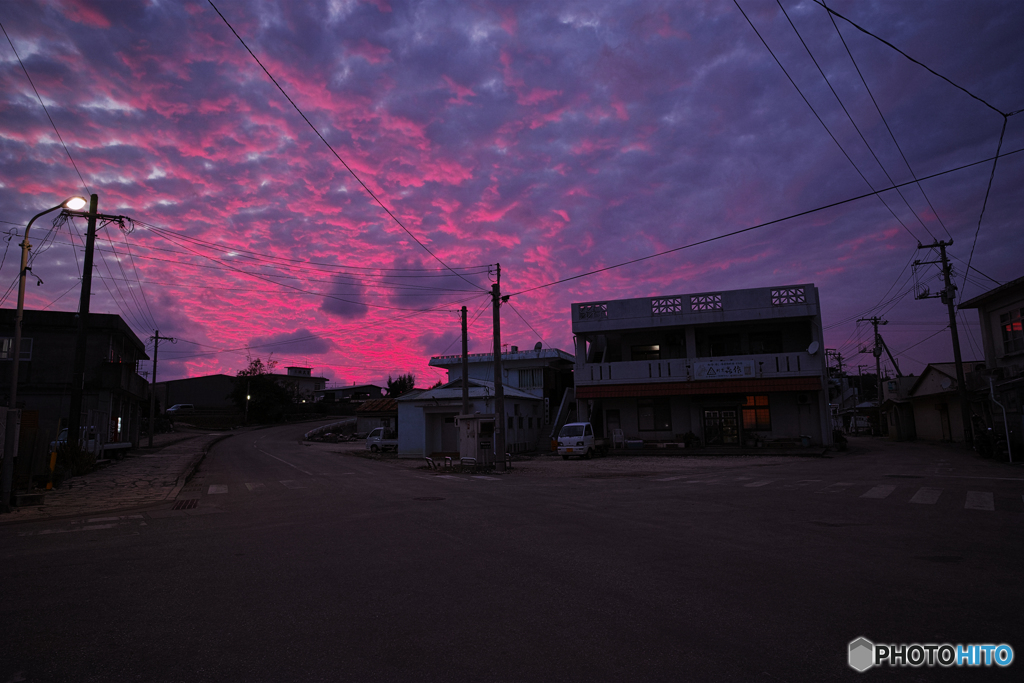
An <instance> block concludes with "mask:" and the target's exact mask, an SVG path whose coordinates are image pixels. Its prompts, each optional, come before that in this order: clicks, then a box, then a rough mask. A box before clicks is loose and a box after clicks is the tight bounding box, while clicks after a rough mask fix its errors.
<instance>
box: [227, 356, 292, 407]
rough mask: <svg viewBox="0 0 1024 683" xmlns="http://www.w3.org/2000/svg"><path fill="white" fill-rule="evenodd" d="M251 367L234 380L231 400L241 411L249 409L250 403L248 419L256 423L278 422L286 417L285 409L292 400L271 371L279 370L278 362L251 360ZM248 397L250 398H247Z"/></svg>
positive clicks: (238, 374)
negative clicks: (276, 368)
mask: <svg viewBox="0 0 1024 683" xmlns="http://www.w3.org/2000/svg"><path fill="white" fill-rule="evenodd" d="M248 360H249V365H248V366H246V367H245V368H244V369H242V370H239V371H238V373H237V376H236V377H235V388H234V391H232V392H231V398H232V399H233V400H234V401H235V404H236V405H237V406H238V409H239V410H241V411H245V410H246V403H247V402H248V404H249V405H248V415H249V419H250V420H252V421H254V422H277V421H279V420H281V419H282V418H283V417H284V413H285V410H286V409H287V407H288V406H289V405H290V404H291V402H292V399H291V396H290V395H289V394H288V390H287V389H285V388H284V387H282V386H281V385H280V384H278V383H277V380H276V379H275V378H274V375H273V374H271V371H272V370H273V369H274V368H275V367H277V361H276V360H273V359H272V358H267V362H266V363H264V362H263V361H262V360H261V359H260V358H252V357H251V356H249V357H248ZM246 396H249V397H250V398H249V399H246Z"/></svg>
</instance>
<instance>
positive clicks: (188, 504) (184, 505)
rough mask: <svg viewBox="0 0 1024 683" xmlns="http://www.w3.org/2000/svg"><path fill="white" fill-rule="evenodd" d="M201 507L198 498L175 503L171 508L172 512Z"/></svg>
mask: <svg viewBox="0 0 1024 683" xmlns="http://www.w3.org/2000/svg"><path fill="white" fill-rule="evenodd" d="M197 505H199V499H198V498H189V499H188V500H179V501H175V503H174V505H173V506H172V507H171V509H172V510H191V509H192V508H194V507H195V506H197Z"/></svg>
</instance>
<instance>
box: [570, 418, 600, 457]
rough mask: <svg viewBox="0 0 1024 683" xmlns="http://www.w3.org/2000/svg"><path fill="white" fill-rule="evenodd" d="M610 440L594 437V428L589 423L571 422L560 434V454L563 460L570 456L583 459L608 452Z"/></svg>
mask: <svg viewBox="0 0 1024 683" xmlns="http://www.w3.org/2000/svg"><path fill="white" fill-rule="evenodd" d="M608 446H609V444H608V440H607V439H602V438H598V437H596V436H594V426H593V425H592V424H590V423H589V422H570V423H569V424H567V425H565V426H564V427H562V429H561V431H559V432H558V454H559V455H560V456H562V459H563V460H568V459H569V456H570V455H578V456H580V457H582V458H590V457H593V456H594V455H595V454H597V453H607V452H608Z"/></svg>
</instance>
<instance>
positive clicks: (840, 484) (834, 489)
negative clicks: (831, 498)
mask: <svg viewBox="0 0 1024 683" xmlns="http://www.w3.org/2000/svg"><path fill="white" fill-rule="evenodd" d="M850 486H853V482H852V481H837V482H836V483H834V484H829V485H828V486H826V487H825V488H823V489H818V493H842V492H843V491H845V490H846V489H847V488H849V487H850Z"/></svg>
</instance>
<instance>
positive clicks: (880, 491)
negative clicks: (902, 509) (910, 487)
mask: <svg viewBox="0 0 1024 683" xmlns="http://www.w3.org/2000/svg"><path fill="white" fill-rule="evenodd" d="M895 490H896V487H895V486H894V485H892V484H881V485H879V486H876V487H875V488H873V489H871V490H870V491H868V492H867V493H865V494H864V495H862V496H861V498H879V499H881V498H888V497H889V494H890V493H892V492H893V491H895Z"/></svg>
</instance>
